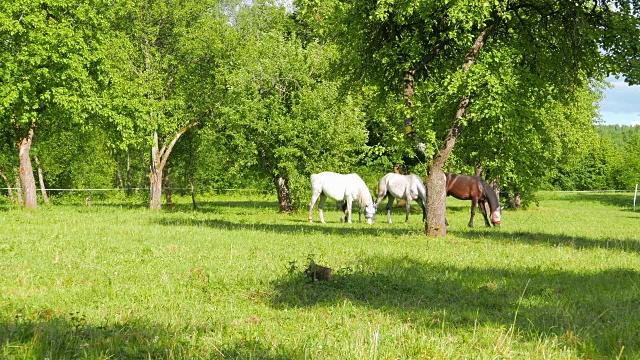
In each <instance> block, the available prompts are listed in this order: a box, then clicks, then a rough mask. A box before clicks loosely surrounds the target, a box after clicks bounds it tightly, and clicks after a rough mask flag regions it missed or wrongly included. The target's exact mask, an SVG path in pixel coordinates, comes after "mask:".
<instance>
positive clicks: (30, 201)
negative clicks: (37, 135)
mask: <svg viewBox="0 0 640 360" xmlns="http://www.w3.org/2000/svg"><path fill="white" fill-rule="evenodd" d="M32 140H33V127H31V128H30V129H29V133H28V135H27V137H25V138H23V139H22V140H20V143H19V144H18V146H19V153H20V182H21V183H22V191H23V195H24V206H25V207H26V208H27V209H36V208H37V207H38V195H37V194H36V178H35V177H34V176H33V167H32V166H31V156H30V155H29V152H30V151H31V142H32Z"/></svg>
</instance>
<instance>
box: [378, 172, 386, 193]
mask: <svg viewBox="0 0 640 360" xmlns="http://www.w3.org/2000/svg"><path fill="white" fill-rule="evenodd" d="M378 194H385V195H386V194H387V175H385V176H383V177H382V179H380V181H378Z"/></svg>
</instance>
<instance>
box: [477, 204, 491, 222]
mask: <svg viewBox="0 0 640 360" xmlns="http://www.w3.org/2000/svg"><path fill="white" fill-rule="evenodd" d="M480 210H481V211H482V216H484V224H485V225H486V226H487V227H491V223H489V217H487V207H486V206H485V201H484V200H482V201H480Z"/></svg>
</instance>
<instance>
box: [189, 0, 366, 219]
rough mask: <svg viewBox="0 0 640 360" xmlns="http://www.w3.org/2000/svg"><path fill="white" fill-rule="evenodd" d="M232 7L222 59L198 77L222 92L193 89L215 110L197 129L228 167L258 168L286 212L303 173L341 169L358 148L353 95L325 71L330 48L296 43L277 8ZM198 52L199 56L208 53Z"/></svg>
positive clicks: (358, 118) (302, 184)
mask: <svg viewBox="0 0 640 360" xmlns="http://www.w3.org/2000/svg"><path fill="white" fill-rule="evenodd" d="M237 9H238V11H237V12H236V13H235V14H234V16H233V17H232V21H230V24H231V26H232V29H233V31H234V33H235V35H234V38H235V40H234V41H235V42H233V43H232V49H231V54H230V57H231V58H230V60H229V61H227V62H226V63H224V64H223V68H222V71H221V70H220V69H218V70H216V68H215V67H211V70H210V73H211V75H209V76H206V75H205V76H203V78H209V79H213V78H218V79H220V80H219V82H218V84H219V85H218V86H221V87H222V88H223V89H224V94H223V98H222V99H220V98H216V97H215V96H213V97H210V96H208V95H207V94H211V93H215V91H214V90H213V86H214V85H215V84H211V85H210V86H205V87H203V88H201V91H203V96H200V98H201V99H204V100H209V101H211V102H212V104H211V105H205V106H204V107H205V108H215V109H216V110H215V116H213V117H212V119H211V120H212V123H211V124H210V126H209V127H208V128H207V129H205V130H204V131H205V132H206V133H207V137H211V136H216V137H217V138H218V143H219V144H220V146H221V148H222V149H224V150H223V151H224V152H225V153H226V154H227V156H225V157H224V158H223V159H225V158H226V159H228V160H227V161H229V162H230V163H232V164H234V167H235V170H231V171H236V172H238V173H243V172H245V171H259V172H260V173H261V174H262V176H263V177H266V178H267V179H269V181H270V182H271V183H272V184H273V187H274V188H275V189H276V192H277V195H278V201H279V207H280V210H281V211H284V212H288V211H291V210H292V209H293V207H295V206H297V205H298V204H299V203H300V201H299V200H300V197H301V196H302V194H306V193H307V189H308V186H309V185H308V181H309V175H310V174H311V173H313V172H318V171H321V170H335V171H348V170H349V169H350V167H351V166H352V164H355V162H356V161H357V160H358V158H359V155H360V154H362V153H363V151H364V149H365V144H366V140H367V135H366V129H365V126H364V123H363V114H362V112H361V110H360V99H359V97H357V96H351V95H350V94H348V93H344V92H343V91H342V89H341V83H340V81H338V80H335V79H332V78H331V77H330V76H329V75H330V72H331V68H330V63H331V60H332V59H334V58H335V56H337V52H336V51H335V47H332V46H324V45H321V44H318V43H315V42H311V43H308V44H305V43H303V42H302V40H301V39H300V38H298V37H297V35H296V32H295V28H294V27H293V25H294V24H293V23H292V22H291V20H290V17H289V15H288V13H287V12H286V11H285V9H284V8H282V7H278V6H274V5H273V4H270V3H254V4H245V5H243V6H240V7H239V8H237ZM229 43H230V44H231V42H229ZM212 44H213V45H212V46H213V50H212V51H211V52H214V53H215V52H216V47H217V46H218V45H216V43H215V42H213V43H212ZM201 50H202V52H203V57H204V54H205V53H207V52H209V51H207V49H206V47H204V48H202V49H201ZM198 58H200V57H198ZM305 201H306V199H305Z"/></svg>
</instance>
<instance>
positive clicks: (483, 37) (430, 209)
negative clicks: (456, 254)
mask: <svg viewBox="0 0 640 360" xmlns="http://www.w3.org/2000/svg"><path fill="white" fill-rule="evenodd" d="M497 26H498V21H497V20H495V21H493V22H492V23H490V24H489V25H488V26H487V27H485V28H484V30H482V32H481V33H480V34H479V35H478V37H477V38H476V41H475V42H474V44H473V46H472V47H471V49H470V50H469V53H468V54H467V56H466V58H465V61H464V64H463V65H462V71H463V72H465V73H466V72H468V71H469V69H470V68H471V65H472V64H473V62H474V61H475V59H476V57H477V56H478V53H479V52H480V50H481V49H482V47H483V46H484V44H485V43H486V41H487V39H488V38H489V34H490V33H491V32H492V31H493V30H494V29H495V28H496V27H497ZM471 97H472V95H471V94H468V95H466V96H465V97H464V98H462V100H460V102H459V103H458V110H457V111H456V116H455V118H454V120H453V124H452V126H451V128H450V129H449V133H448V134H447V137H446V139H445V142H444V145H443V146H442V147H441V148H440V149H439V151H438V153H436V155H435V157H434V159H433V162H432V163H431V166H430V167H429V180H428V181H427V193H428V194H429V196H428V197H427V204H428V205H427V223H426V224H425V230H424V231H425V234H427V235H431V236H444V235H446V234H447V226H446V218H445V215H446V196H447V194H446V185H447V181H446V178H445V176H444V171H443V168H444V164H445V162H446V161H447V158H448V157H449V154H451V151H452V150H453V147H454V146H455V144H456V141H457V140H458V137H459V136H460V133H461V132H462V119H463V118H464V117H465V115H466V112H467V109H468V108H469V105H470V104H471Z"/></svg>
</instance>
